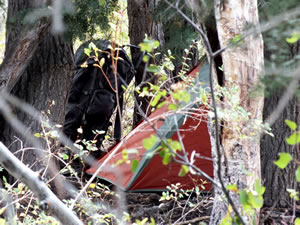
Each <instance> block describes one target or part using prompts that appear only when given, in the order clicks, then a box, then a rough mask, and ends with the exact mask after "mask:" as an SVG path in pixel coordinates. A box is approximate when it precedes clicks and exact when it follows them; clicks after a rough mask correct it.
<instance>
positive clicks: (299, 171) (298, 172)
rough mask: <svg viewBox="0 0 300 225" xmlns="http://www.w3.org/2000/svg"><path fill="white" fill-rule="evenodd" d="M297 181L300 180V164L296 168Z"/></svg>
mask: <svg viewBox="0 0 300 225" xmlns="http://www.w3.org/2000/svg"><path fill="white" fill-rule="evenodd" d="M296 181H297V182H300V166H298V168H297V170H296Z"/></svg>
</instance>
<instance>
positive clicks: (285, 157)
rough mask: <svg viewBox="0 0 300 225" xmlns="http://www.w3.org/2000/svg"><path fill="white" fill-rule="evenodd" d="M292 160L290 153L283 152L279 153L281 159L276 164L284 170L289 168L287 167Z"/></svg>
mask: <svg viewBox="0 0 300 225" xmlns="http://www.w3.org/2000/svg"><path fill="white" fill-rule="evenodd" d="M292 159H293V158H292V156H291V155H290V154H289V153H286V152H282V153H279V159H278V160H277V161H275V162H274V164H275V165H276V166H278V167H279V168H280V169H284V168H285V167H287V165H288V164H289V162H290V161H291V160H292Z"/></svg>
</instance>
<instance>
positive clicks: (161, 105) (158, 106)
mask: <svg viewBox="0 0 300 225" xmlns="http://www.w3.org/2000/svg"><path fill="white" fill-rule="evenodd" d="M165 104H167V102H166V101H164V102H161V103H159V104H158V105H157V107H156V108H158V109H160V108H161V107H163V106H164V105H165Z"/></svg>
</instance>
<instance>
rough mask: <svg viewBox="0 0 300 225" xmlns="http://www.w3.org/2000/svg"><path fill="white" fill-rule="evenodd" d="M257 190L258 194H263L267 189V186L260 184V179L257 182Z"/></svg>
mask: <svg viewBox="0 0 300 225" xmlns="http://www.w3.org/2000/svg"><path fill="white" fill-rule="evenodd" d="M255 191H256V193H257V194H258V195H263V194H264V193H265V191H266V188H265V187H264V186H262V185H261V184H260V181H259V179H257V180H256V182H255Z"/></svg>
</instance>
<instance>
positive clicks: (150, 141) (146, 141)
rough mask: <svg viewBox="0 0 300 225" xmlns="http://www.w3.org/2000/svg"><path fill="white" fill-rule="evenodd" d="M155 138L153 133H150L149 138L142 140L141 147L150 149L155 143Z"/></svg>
mask: <svg viewBox="0 0 300 225" xmlns="http://www.w3.org/2000/svg"><path fill="white" fill-rule="evenodd" d="M156 141H157V138H156V136H154V135H151V136H150V137H149V138H146V139H144V140H143V147H144V148H145V149H146V150H151V149H152V148H153V147H154V145H155V144H156Z"/></svg>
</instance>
